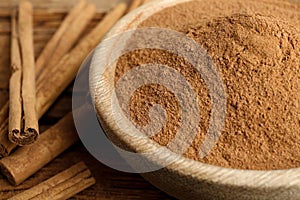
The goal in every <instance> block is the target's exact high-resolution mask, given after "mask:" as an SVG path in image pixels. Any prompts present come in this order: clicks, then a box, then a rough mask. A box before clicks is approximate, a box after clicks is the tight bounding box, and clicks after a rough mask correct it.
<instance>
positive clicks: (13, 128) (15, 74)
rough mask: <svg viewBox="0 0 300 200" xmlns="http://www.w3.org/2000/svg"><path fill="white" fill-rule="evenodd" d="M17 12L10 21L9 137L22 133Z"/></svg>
mask: <svg viewBox="0 0 300 200" xmlns="http://www.w3.org/2000/svg"><path fill="white" fill-rule="evenodd" d="M16 14H17V12H16V11H15V12H13V15H12V20H11V24H12V27H11V30H12V31H11V73H12V74H11V77H10V82H9V108H10V109H9V132H10V135H18V134H21V131H22V100H21V98H22V97H21V82H22V61H21V52H20V47H19V36H18V33H17V32H18V31H17V19H16V17H17V16H16Z"/></svg>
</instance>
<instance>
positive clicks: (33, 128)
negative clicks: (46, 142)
mask: <svg viewBox="0 0 300 200" xmlns="http://www.w3.org/2000/svg"><path fill="white" fill-rule="evenodd" d="M32 16H33V8H32V4H31V3H30V2H29V1H27V0H21V1H20V4H19V21H18V30H19V38H20V46H21V54H22V72H23V73H22V88H21V96H22V103H23V131H17V132H14V131H12V132H9V140H10V141H11V142H13V143H15V144H17V145H20V146H23V145H29V144H32V143H33V142H35V141H36V140H37V138H38V136H39V124H38V118H37V113H36V108H35V105H36V85H35V63H34V47H33V17H32ZM16 120H18V119H16Z"/></svg>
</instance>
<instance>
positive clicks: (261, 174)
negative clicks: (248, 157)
mask: <svg viewBox="0 0 300 200" xmlns="http://www.w3.org/2000/svg"><path fill="white" fill-rule="evenodd" d="M188 1H191V0H162V1H152V2H150V3H148V4H146V5H144V6H143V7H141V8H139V9H137V10H135V11H133V12H131V13H130V14H129V15H127V16H125V17H124V18H123V19H122V20H120V21H119V22H118V23H117V24H116V25H115V26H114V28H113V29H112V30H111V31H110V33H109V34H108V35H107V37H109V36H112V35H116V34H118V33H121V32H123V31H126V30H129V29H135V28H136V27H138V25H139V24H140V23H141V22H142V21H143V20H145V19H147V18H148V17H149V16H151V15H153V14H154V13H155V12H157V11H160V10H162V9H164V8H167V7H170V6H173V5H175V4H178V3H183V2H188ZM100 46H101V44H100ZM108 51H109V50H108ZM97 53H100V52H97V49H96V51H95V55H96V56H97ZM102 53H103V52H102ZM98 56H99V55H98ZM94 65H95V66H96V65H97V59H94V61H93V62H92V68H93V66H94ZM113 77H114V74H113V72H112V73H111V74H109V76H107V74H106V75H105V77H104V76H100V77H99V76H97V77H92V78H91V81H97V82H99V85H97V87H96V88H91V93H92V96H94V97H97V98H95V99H93V100H94V103H95V106H96V109H97V113H98V115H99V118H100V121H101V123H102V125H103V126H104V127H105V130H106V132H107V134H108V136H109V137H111V138H112V140H113V142H115V143H116V144H119V145H120V146H122V147H126V148H127V149H131V150H133V151H136V152H146V151H148V150H149V149H156V148H159V146H158V144H156V143H155V142H153V141H152V140H150V139H148V138H147V139H145V138H141V137H139V136H138V135H137V134H135V133H126V130H122V129H120V128H119V127H118V125H117V121H116V120H114V118H113V117H112V109H111V108H112V106H113V105H112V101H111V100H110V97H111V95H110V94H111V92H112V88H113V84H114V78H113ZM93 79H95V80H93ZM104 79H105V81H102V80H104ZM107 79H111V80H109V82H111V83H110V84H107ZM99 80H100V81H99ZM155 159H158V160H165V159H173V160H174V163H172V164H171V165H169V166H167V167H165V168H163V169H160V170H158V171H155V172H150V173H145V174H142V176H143V177H144V178H145V179H146V180H148V181H149V182H150V183H152V184H153V185H154V186H156V187H158V188H159V189H161V190H162V191H164V192H166V193H168V194H170V195H171V196H174V197H176V198H178V199H202V200H203V199H204V200H206V199H207V200H215V199H226V200H232V199H240V200H255V199H259V200H289V199H290V200H297V199H300V168H297V169H289V170H275V171H254V170H236V169H227V168H221V167H218V166H211V165H208V164H204V163H201V162H197V161H194V160H191V159H188V158H185V157H183V156H179V155H176V154H175V153H173V152H171V151H169V150H165V151H164V152H161V153H160V154H159V155H157V158H155Z"/></svg>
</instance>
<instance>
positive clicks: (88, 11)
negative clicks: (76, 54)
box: [39, 4, 96, 81]
mask: <svg viewBox="0 0 300 200" xmlns="http://www.w3.org/2000/svg"><path fill="white" fill-rule="evenodd" d="M95 12H96V6H95V5H94V4H88V5H87V6H85V7H84V8H83V10H82V11H81V13H80V14H79V16H78V17H77V18H76V19H74V20H73V22H72V23H71V24H69V25H67V27H68V29H67V30H66V31H65V33H64V35H63V37H62V38H61V39H60V41H59V42H58V44H57V46H56V48H55V51H54V52H53V54H52V56H51V59H50V60H49V61H48V63H47V64H46V65H45V66H46V67H47V68H48V69H50V68H52V67H53V66H54V65H55V64H57V62H58V61H59V60H60V59H61V58H62V57H63V56H64V55H65V54H66V53H67V52H68V51H69V50H70V49H71V48H72V47H73V45H74V43H75V42H76V41H77V40H78V38H79V36H80V35H81V34H82V32H83V31H84V30H85V28H86V27H87V25H88V24H89V22H90V21H91V20H92V18H93V16H94V14H95ZM47 74H48V70H44V71H43V72H42V73H41V74H40V79H39V80H40V81H43V80H44V79H45V78H46V76H47Z"/></svg>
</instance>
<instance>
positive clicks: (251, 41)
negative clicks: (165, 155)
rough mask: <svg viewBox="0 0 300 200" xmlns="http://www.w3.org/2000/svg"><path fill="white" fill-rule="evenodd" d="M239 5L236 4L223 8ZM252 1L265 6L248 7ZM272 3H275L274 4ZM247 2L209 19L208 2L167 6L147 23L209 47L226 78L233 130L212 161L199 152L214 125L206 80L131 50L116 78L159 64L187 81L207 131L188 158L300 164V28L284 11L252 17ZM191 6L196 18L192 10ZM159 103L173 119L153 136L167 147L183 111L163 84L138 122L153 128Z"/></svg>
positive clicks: (151, 90)
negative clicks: (151, 112)
mask: <svg viewBox="0 0 300 200" xmlns="http://www.w3.org/2000/svg"><path fill="white" fill-rule="evenodd" d="M211 2H212V4H213V3H216V2H215V1H211ZM234 2H236V1H228V3H225V5H223V7H224V6H225V7H226V6H229V5H231V4H232V5H234ZM251 2H252V3H253V5H256V6H257V4H259V3H258V2H255V1H249V2H247V3H245V4H251ZM267 2H268V1H267ZM269 3H270V5H272V1H269ZM284 3H287V2H284ZM243 5H244V4H242V5H241V4H240V10H239V11H237V8H235V7H234V6H233V7H231V8H230V9H228V10H226V11H225V12H226V13H222V14H220V13H221V11H220V10H218V8H216V10H215V13H216V16H213V14H211V16H210V17H208V18H207V17H205V16H203V13H201V12H203V10H205V9H201V8H203V6H205V5H202V4H201V5H200V4H195V3H190V4H184V6H183V5H180V6H181V7H179V6H176V7H173V8H169V9H166V10H164V11H162V12H161V13H158V14H156V15H154V16H152V17H151V18H150V19H148V20H147V21H146V22H144V23H143V24H142V26H143V27H147V26H157V27H168V28H172V29H174V30H177V31H181V32H183V33H185V34H187V35H188V36H189V37H191V38H193V39H194V40H195V41H196V42H197V43H199V44H200V45H201V46H202V47H203V48H204V49H206V51H207V52H208V54H209V55H210V56H211V58H212V59H213V61H214V63H215V64H216V66H217V68H218V70H219V72H220V74H221V76H222V79H223V82H224V84H225V87H226V95H227V114H226V120H225V125H224V128H223V130H222V135H221V137H220V139H219V141H218V143H217V145H216V146H215V147H214V148H213V149H212V151H211V152H210V154H209V155H208V156H206V157H205V158H203V159H199V157H198V153H199V147H200V146H201V144H202V142H203V139H204V136H205V134H206V132H207V129H208V125H209V120H210V111H211V107H210V106H211V102H210V97H209V94H208V90H207V87H206V86H205V82H204V81H203V79H202V78H201V76H198V75H195V73H196V72H195V71H193V70H194V69H193V66H191V65H190V64H189V63H188V62H187V61H186V60H184V58H180V57H178V56H176V55H174V54H171V53H169V52H164V51H162V50H153V49H144V50H138V51H134V52H131V53H128V54H126V55H124V56H123V57H121V58H120V60H119V62H118V65H117V68H116V81H117V80H118V79H119V78H120V77H121V76H122V75H123V74H125V73H126V72H127V71H128V70H130V69H132V68H134V67H135V66H138V65H141V64H145V63H153V62H156V63H157V62H159V63H161V64H167V65H168V66H169V67H172V68H174V69H176V70H177V71H180V73H181V74H182V75H183V76H185V78H186V79H187V80H188V81H189V83H190V84H191V86H192V87H193V89H194V90H195V92H196V94H197V96H198V101H199V102H198V104H199V105H198V106H199V108H200V110H201V119H200V123H199V132H198V133H197V136H196V138H195V140H194V142H193V144H192V145H191V147H190V148H189V149H188V150H187V151H186V153H185V156H186V157H188V158H191V159H194V160H198V161H201V162H205V163H208V164H212V165H217V166H222V167H229V168H238V169H255V170H271V169H287V168H295V167H300V142H299V141H300V132H299V130H300V118H299V117H300V95H299V91H300V35H299V31H300V30H299V25H298V24H296V23H294V22H292V20H291V21H290V19H291V18H290V17H289V16H287V17H286V20H282V19H281V17H282V16H281V14H282V13H284V9H283V10H282V12H278V13H277V15H278V16H279V15H280V16H279V17H278V16H267V14H268V13H269V7H267V6H266V7H263V6H258V9H257V12H256V13H254V12H249V9H250V8H253V7H251V6H249V5H244V7H243ZM274 5H275V4H274ZM284 5H285V7H284V8H285V9H286V8H287V7H288V6H287V4H284ZM195 6H198V8H199V9H195ZM277 6H278V5H277ZM191 7H193V8H194V9H193V10H195V11H196V12H195V13H192V14H191V13H189V12H187V11H188V10H190V9H191ZM200 7H201V8H200ZM274 8H277V7H276V5H275V6H274ZM294 8H295V9H296V10H297V9H298V10H299V7H297V6H295V7H294ZM211 9H212V7H211ZM197 10H198V11H197ZM275 10H276V9H275ZM290 12H291V13H292V12H293V11H292V10H291V11H290ZM167 13H169V14H170V13H172V14H171V15H167ZM183 13H184V14H185V15H182V14H183ZM280 13H281V14H280ZM162 16H168V17H166V18H167V19H166V21H165V22H166V23H163V22H162V20H161V19H160V18H161V17H162ZM170 16H171V17H170ZM175 16H180V17H178V21H176V22H174V20H173V22H172V21H168V19H169V18H170V19H171V18H174V17H175ZM195 16H197V17H196V18H195ZM293 17H295V15H293ZM296 17H299V19H300V16H296ZM158 19H160V20H158ZM187 19H190V20H187ZM184 22H185V23H184ZM167 23H168V24H167ZM181 23H182V24H185V25H184V26H181ZM166 78H167V77H166ZM156 103H158V104H161V105H162V106H163V107H164V108H165V109H166V112H167V114H168V115H167V121H166V124H165V126H164V127H163V129H162V131H161V132H160V133H158V134H157V135H156V136H154V137H153V138H152V139H153V140H154V141H156V142H157V143H159V144H161V145H167V144H168V142H169V141H170V140H171V139H172V138H174V136H175V134H176V131H177V130H178V127H179V126H180V124H181V117H180V113H181V111H180V106H179V105H178V102H177V100H176V98H174V94H173V93H172V92H171V91H168V90H167V89H166V88H165V87H163V86H160V85H146V86H144V87H141V88H140V89H139V90H137V91H136V92H135V94H134V95H133V96H132V98H131V107H130V111H131V118H132V120H133V121H135V122H136V123H137V124H139V125H145V124H147V123H149V120H150V119H149V117H148V111H149V108H150V107H151V106H152V105H153V104H156ZM191 117H193V116H191Z"/></svg>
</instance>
